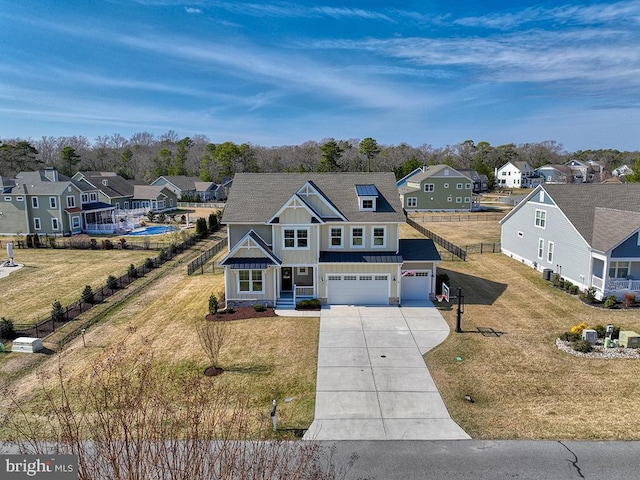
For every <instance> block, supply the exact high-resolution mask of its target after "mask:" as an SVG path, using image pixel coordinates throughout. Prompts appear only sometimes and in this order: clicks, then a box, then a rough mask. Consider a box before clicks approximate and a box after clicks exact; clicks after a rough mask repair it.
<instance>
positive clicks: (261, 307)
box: [253, 303, 266, 312]
mask: <svg viewBox="0 0 640 480" xmlns="http://www.w3.org/2000/svg"><path fill="white" fill-rule="evenodd" d="M253 309H254V310H255V311H256V312H264V311H265V310H266V307H265V306H264V305H263V304H262V303H256V304H255V305H254V306H253Z"/></svg>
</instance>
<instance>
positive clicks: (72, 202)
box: [67, 195, 76, 208]
mask: <svg viewBox="0 0 640 480" xmlns="http://www.w3.org/2000/svg"><path fill="white" fill-rule="evenodd" d="M75 206H76V197H74V196H73V195H69V196H68V197H67V208H75Z"/></svg>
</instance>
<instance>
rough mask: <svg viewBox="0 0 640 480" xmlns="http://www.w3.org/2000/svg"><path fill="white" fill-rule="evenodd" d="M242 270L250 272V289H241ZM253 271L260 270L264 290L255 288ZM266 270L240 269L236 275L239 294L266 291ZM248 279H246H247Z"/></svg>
mask: <svg viewBox="0 0 640 480" xmlns="http://www.w3.org/2000/svg"><path fill="white" fill-rule="evenodd" d="M240 272H249V290H240ZM253 272H260V282H262V290H254V289H253V282H254V280H253ZM264 276H265V275H264V271H263V270H238V275H236V279H237V282H238V283H237V287H238V294H240V295H251V294H254V293H264ZM245 281H246V280H245Z"/></svg>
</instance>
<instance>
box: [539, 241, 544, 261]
mask: <svg viewBox="0 0 640 480" xmlns="http://www.w3.org/2000/svg"><path fill="white" fill-rule="evenodd" d="M543 257H544V238H539V239H538V258H539V259H540V260H542V258H543Z"/></svg>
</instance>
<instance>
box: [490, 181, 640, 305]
mask: <svg viewBox="0 0 640 480" xmlns="http://www.w3.org/2000/svg"><path fill="white" fill-rule="evenodd" d="M500 223H501V225H502V233H501V245H502V252H503V253H504V254H506V255H509V256H510V257H512V258H514V259H517V260H519V261H522V262H524V263H526V264H527V265H530V266H532V267H534V268H536V269H538V270H540V271H544V270H545V269H547V270H551V271H552V272H555V273H557V274H559V275H560V276H561V277H562V278H563V279H566V280H569V281H570V282H572V283H573V284H575V285H578V287H579V288H580V289H581V290H586V289H588V288H593V289H594V292H595V297H596V298H597V299H599V300H602V299H603V298H606V297H608V296H609V295H615V296H616V297H617V298H618V299H621V298H622V297H623V296H624V294H626V293H634V294H635V295H636V297H637V298H640V184H637V183H630V184H624V185H610V184H597V185H596V184H594V185H540V186H538V187H537V188H536V189H535V190H533V191H532V192H531V193H530V194H529V195H527V196H526V197H525V199H524V200H523V201H521V202H520V203H519V204H518V205H517V206H516V207H515V208H514V209H513V210H512V211H511V212H509V214H507V215H506V216H505V217H504V218H503V219H502V220H501V221H500Z"/></svg>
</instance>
